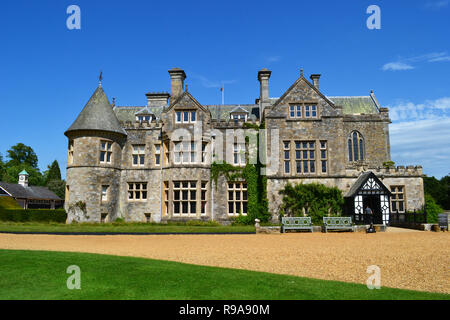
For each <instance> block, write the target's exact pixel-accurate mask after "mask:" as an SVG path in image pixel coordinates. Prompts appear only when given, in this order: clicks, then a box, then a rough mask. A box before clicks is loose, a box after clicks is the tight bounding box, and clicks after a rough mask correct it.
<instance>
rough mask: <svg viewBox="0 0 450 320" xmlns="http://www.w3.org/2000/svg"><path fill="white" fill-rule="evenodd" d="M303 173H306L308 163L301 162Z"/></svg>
mask: <svg viewBox="0 0 450 320" xmlns="http://www.w3.org/2000/svg"><path fill="white" fill-rule="evenodd" d="M303 172H305V173H308V172H309V170H308V161H303Z"/></svg>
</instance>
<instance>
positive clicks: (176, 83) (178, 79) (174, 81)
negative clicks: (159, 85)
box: [169, 68, 186, 102]
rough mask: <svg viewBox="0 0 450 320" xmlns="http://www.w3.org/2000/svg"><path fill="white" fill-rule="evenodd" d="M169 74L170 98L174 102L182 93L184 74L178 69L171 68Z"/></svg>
mask: <svg viewBox="0 0 450 320" xmlns="http://www.w3.org/2000/svg"><path fill="white" fill-rule="evenodd" d="M169 74H170V96H171V97H172V100H171V102H172V101H175V100H176V99H177V98H178V97H179V96H181V94H182V93H183V86H184V79H186V73H184V70H181V69H179V68H173V69H171V70H169Z"/></svg>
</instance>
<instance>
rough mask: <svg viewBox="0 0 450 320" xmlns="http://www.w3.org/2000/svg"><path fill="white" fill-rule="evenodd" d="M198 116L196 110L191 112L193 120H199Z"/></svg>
mask: <svg viewBox="0 0 450 320" xmlns="http://www.w3.org/2000/svg"><path fill="white" fill-rule="evenodd" d="M196 116H197V114H196V112H195V111H192V112H191V121H192V122H195V121H197V120H196Z"/></svg>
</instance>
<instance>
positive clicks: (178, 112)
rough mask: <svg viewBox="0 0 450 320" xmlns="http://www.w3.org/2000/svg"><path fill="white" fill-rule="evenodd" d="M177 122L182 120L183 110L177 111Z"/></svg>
mask: <svg viewBox="0 0 450 320" xmlns="http://www.w3.org/2000/svg"><path fill="white" fill-rule="evenodd" d="M177 122H181V112H180V111H177Z"/></svg>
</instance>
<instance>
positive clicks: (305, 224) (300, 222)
mask: <svg viewBox="0 0 450 320" xmlns="http://www.w3.org/2000/svg"><path fill="white" fill-rule="evenodd" d="M286 230H311V232H313V225H312V223H311V217H282V218H281V233H285V231H286Z"/></svg>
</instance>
